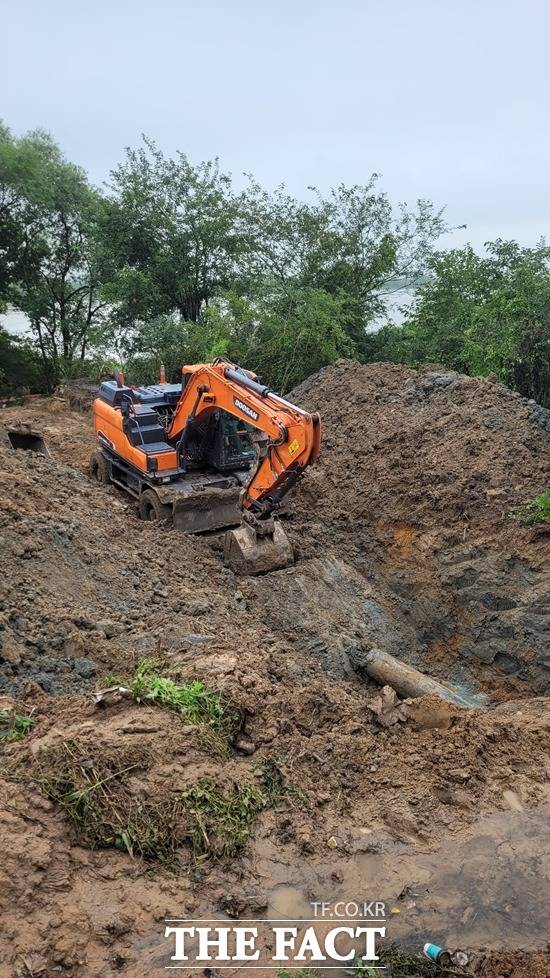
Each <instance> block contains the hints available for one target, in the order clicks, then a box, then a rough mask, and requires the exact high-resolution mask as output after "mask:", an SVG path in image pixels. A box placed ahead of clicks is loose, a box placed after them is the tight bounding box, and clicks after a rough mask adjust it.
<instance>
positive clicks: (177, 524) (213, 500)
mask: <svg viewBox="0 0 550 978" xmlns="http://www.w3.org/2000/svg"><path fill="white" fill-rule="evenodd" d="M240 493H241V490H240V487H239V486H236V487H234V488H231V489H201V490H200V491H194V492H190V493H185V494H183V493H181V494H179V495H178V496H177V497H176V499H175V501H174V528H175V529H176V530H182V531H183V533H205V532H207V531H208V530H224V529H226V527H228V526H237V525H238V524H239V523H240V521H241V511H240V508H239V496H240ZM159 496H161V493H159Z"/></svg>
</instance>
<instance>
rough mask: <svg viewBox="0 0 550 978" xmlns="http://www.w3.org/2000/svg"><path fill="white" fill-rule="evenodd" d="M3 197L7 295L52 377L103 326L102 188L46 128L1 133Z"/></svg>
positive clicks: (0, 183) (80, 352)
mask: <svg viewBox="0 0 550 978" xmlns="http://www.w3.org/2000/svg"><path fill="white" fill-rule="evenodd" d="M0 200H2V201H3V203H4V207H5V209H6V213H7V215H8V229H7V232H6V237H7V241H6V240H4V247H3V249H2V255H3V288H4V297H5V299H7V301H8V302H10V303H11V304H12V305H13V306H14V307H15V308H17V309H19V310H21V311H22V312H24V313H25V314H26V315H27V317H28V319H29V323H30V328H31V331H32V332H33V334H34V336H35V338H36V342H37V345H38V347H39V350H40V354H41V357H42V361H43V365H44V370H45V372H46V374H47V376H48V379H49V382H50V383H51V384H54V383H55V382H56V381H57V379H58V377H59V375H60V373H61V372H62V370H63V369H64V367H65V366H66V365H67V364H70V363H71V362H72V361H73V360H74V359H75V358H77V357H78V358H80V359H82V360H83V359H84V357H85V356H86V352H87V350H88V347H89V344H90V342H91V341H92V340H93V339H94V338H95V336H96V334H97V331H98V330H100V329H101V325H102V318H103V315H102V314H103V312H104V310H105V308H106V303H105V302H104V301H102V300H101V299H100V298H99V287H100V285H101V278H102V275H101V255H100V252H99V250H98V248H97V244H96V238H95V227H96V219H97V213H98V205H99V196H98V194H97V193H95V192H94V191H93V190H92V189H91V187H90V186H89V184H88V182H87V180H86V177H85V175H84V173H83V171H82V170H80V168H79V167H76V166H74V164H72V163H68V162H67V161H66V160H65V159H64V157H63V156H62V154H61V152H60V150H59V149H58V147H57V146H56V145H55V143H53V141H52V140H51V138H50V137H49V136H48V135H47V134H45V133H41V132H36V133H31V134H29V135H28V136H24V137H22V138H21V139H14V138H13V137H11V136H10V134H9V133H8V132H7V130H5V129H4V130H2V133H1V138H0Z"/></svg>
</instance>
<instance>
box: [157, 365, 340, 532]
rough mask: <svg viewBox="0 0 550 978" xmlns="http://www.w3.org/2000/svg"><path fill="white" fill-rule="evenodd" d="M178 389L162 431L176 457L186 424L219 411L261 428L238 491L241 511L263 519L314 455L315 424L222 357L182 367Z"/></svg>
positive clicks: (188, 427)
mask: <svg viewBox="0 0 550 978" xmlns="http://www.w3.org/2000/svg"><path fill="white" fill-rule="evenodd" d="M182 374H183V390H182V395H181V398H180V400H179V402H178V405H177V407H176V410H175V412H174V417H173V419H172V422H171V424H170V427H169V428H168V430H167V436H168V439H169V440H170V441H171V442H172V444H176V447H177V450H178V454H179V457H180V458H182V459H183V458H184V456H185V445H186V439H187V437H188V436H189V433H190V431H191V429H192V425H193V423H194V422H195V421H197V420H199V419H200V418H204V417H206V416H208V415H209V414H211V413H212V412H214V411H217V410H222V411H226V412H227V413H228V414H230V415H232V416H233V417H235V418H238V419H240V420H242V421H245V422H246V423H247V424H249V425H251V426H252V427H253V428H255V429H256V430H257V431H259V432H262V433H263V435H265V436H266V439H263V442H262V441H258V442H257V460H256V465H255V466H254V467H253V469H252V472H251V474H250V477H249V479H248V480H247V483H246V485H245V487H244V489H243V492H242V494H241V506H242V508H243V509H244V510H248V511H250V513H253V514H256V515H257V516H258V517H259V519H260V520H264V519H267V518H269V516H270V515H271V513H272V512H273V511H274V510H275V509H276V508H277V506H278V505H279V503H280V501H281V499H282V498H283V496H284V495H285V494H286V493H287V492H288V490H289V489H290V488H291V487H292V486H293V485H294V484H295V483H296V482H297V480H298V479H299V478H300V476H301V475H302V474H303V472H304V470H305V468H306V467H307V466H308V465H310V464H311V463H313V462H315V460H316V459H317V457H318V455H319V450H320V441H321V423H320V418H319V415H318V414H316V413H312V414H309V413H308V412H307V411H303V410H302V409H301V408H299V407H296V406H295V405H294V404H291V403H290V402H289V401H286V400H284V398H282V397H279V396H278V395H277V394H275V393H273V391H271V390H270V389H269V388H268V387H265V386H264V385H262V384H260V383H258V380H257V378H256V376H255V374H253V373H250V372H249V371H245V370H242V369H241V368H239V367H236V366H234V365H233V364H230V363H227V362H225V361H223V360H216V361H214V363H212V364H199V365H196V366H193V367H183V369H182Z"/></svg>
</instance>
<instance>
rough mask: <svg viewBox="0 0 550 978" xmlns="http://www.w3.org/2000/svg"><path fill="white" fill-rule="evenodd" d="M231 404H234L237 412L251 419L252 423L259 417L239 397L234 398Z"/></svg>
mask: <svg viewBox="0 0 550 978" xmlns="http://www.w3.org/2000/svg"><path fill="white" fill-rule="evenodd" d="M233 402H234V404H235V407H238V409H239V411H242V412H243V414H246V415H247V417H249V418H252V421H257V420H258V418H259V416H260V415H259V414H258V412H257V411H254V409H253V408H251V407H250V406H249V405H248V404H245V402H244V401H241V399H240V397H234V398H233Z"/></svg>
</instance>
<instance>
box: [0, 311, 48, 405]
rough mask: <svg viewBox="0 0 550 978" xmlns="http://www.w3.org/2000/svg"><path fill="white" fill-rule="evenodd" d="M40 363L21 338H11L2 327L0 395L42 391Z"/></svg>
mask: <svg viewBox="0 0 550 978" xmlns="http://www.w3.org/2000/svg"><path fill="white" fill-rule="evenodd" d="M43 389H44V387H43V378H42V376H41V370H40V361H39V358H38V356H37V354H36V351H34V350H32V349H31V348H30V347H29V345H28V344H27V343H25V342H24V341H23V340H22V339H21V338H19V337H16V336H11V335H10V334H9V333H8V332H7V330H5V329H3V328H2V327H1V326H0V394H1V395H2V397H10V396H12V395H14V394H21V393H28V392H29V391H38V392H40V391H42V390H43Z"/></svg>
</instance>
